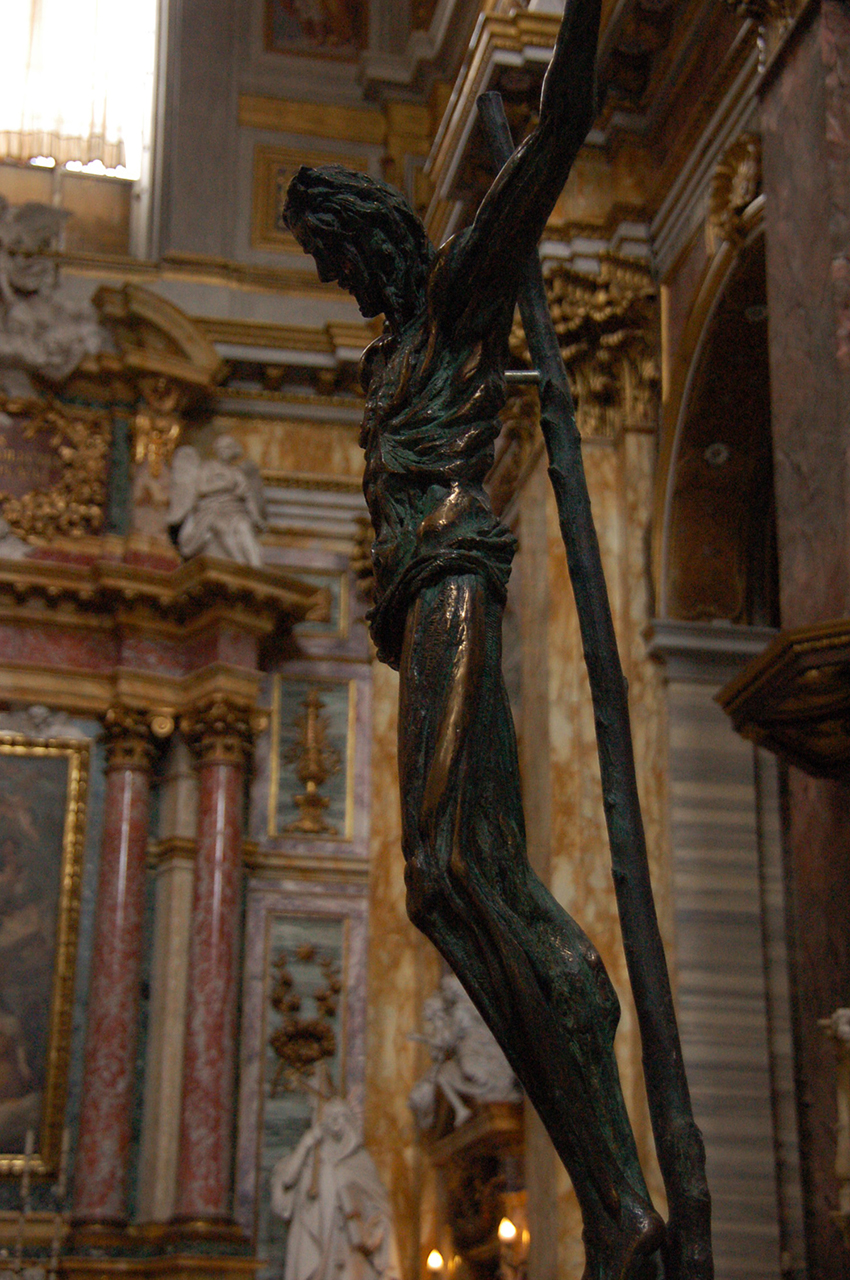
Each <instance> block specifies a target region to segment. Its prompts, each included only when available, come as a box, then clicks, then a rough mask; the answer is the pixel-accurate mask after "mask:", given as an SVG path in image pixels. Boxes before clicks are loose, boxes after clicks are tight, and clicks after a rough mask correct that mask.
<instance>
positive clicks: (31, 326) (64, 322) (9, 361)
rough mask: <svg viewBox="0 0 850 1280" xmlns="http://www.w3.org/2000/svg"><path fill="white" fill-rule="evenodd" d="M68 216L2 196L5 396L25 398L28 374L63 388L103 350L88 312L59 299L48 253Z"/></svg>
mask: <svg viewBox="0 0 850 1280" xmlns="http://www.w3.org/2000/svg"><path fill="white" fill-rule="evenodd" d="M66 216H67V215H66V214H65V213H63V212H62V211H61V210H59V209H54V208H52V207H51V206H50V205H43V204H34V203H28V204H24V205H19V206H14V205H10V204H9V202H8V201H7V200H6V199H5V198H4V197H3V196H0V389H2V390H5V391H6V393H7V394H9V395H26V394H28V393H29V392H30V391H31V385H30V384H29V381H28V377H27V375H29V374H31V373H36V374H39V375H40V376H41V377H42V378H46V379H47V380H48V381H50V382H62V381H63V380H64V379H65V378H67V377H68V375H69V374H71V373H72V372H73V371H74V369H76V367H77V365H78V364H79V363H80V361H81V360H82V359H83V357H84V356H86V355H94V354H96V353H97V352H98V351H99V350H100V349H101V347H102V345H103V333H102V330H101V329H100V326H99V324H98V322H97V317H96V315H95V312H94V311H93V310H92V308H91V307H90V306H89V305H88V304H86V306H84V307H79V306H75V305H74V304H72V303H70V302H69V301H67V300H66V299H64V298H62V297H61V295H60V287H59V273H58V268H57V266H56V262H55V260H54V258H53V257H52V252H53V250H54V249H55V247H56V240H57V237H58V235H59V231H60V228H61V226H62V222H63V221H64V219H65V217H66Z"/></svg>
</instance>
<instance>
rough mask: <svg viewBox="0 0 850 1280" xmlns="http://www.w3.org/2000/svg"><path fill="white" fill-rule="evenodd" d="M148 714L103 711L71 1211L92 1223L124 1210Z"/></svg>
mask: <svg viewBox="0 0 850 1280" xmlns="http://www.w3.org/2000/svg"><path fill="white" fill-rule="evenodd" d="M148 720H149V718H148V717H147V716H145V715H144V714H143V713H141V712H138V711H135V710H131V709H129V708H126V707H120V706H118V707H112V708H110V710H109V711H108V712H107V714H106V717H105V719H104V724H105V729H106V744H107V766H106V770H107V772H106V798H105V804H104V818H103V838H102V841H101V854H100V878H99V882H98V898H97V913H96V918H95V936H94V954H93V958H92V975H91V987H90V991H89V1002H88V1019H87V1029H86V1049H85V1074H84V1077H83V1096H82V1105H81V1110H80V1129H79V1136H78V1140H77V1150H76V1155H75V1159H74V1218H75V1220H76V1221H77V1222H79V1223H88V1224H94V1225H95V1226H107V1225H111V1224H115V1223H119V1224H120V1223H123V1222H124V1221H125V1220H126V1216H127V1156H128V1151H129V1146H130V1116H131V1109H132V1101H133V1085H134V1079H133V1073H134V1068H135V1060H136V1030H137V1026H138V1020H139V966H140V961H141V950H142V915H143V906H144V881H145V851H146V848H147V841H148V798H149V790H150V781H149V770H150V764H151V756H152V752H153V740H152V738H151V736H150V728H149V723H148Z"/></svg>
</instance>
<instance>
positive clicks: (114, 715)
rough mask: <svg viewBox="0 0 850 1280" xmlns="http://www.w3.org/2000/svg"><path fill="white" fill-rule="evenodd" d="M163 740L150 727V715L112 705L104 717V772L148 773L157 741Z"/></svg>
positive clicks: (138, 710)
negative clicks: (127, 771) (106, 770)
mask: <svg viewBox="0 0 850 1280" xmlns="http://www.w3.org/2000/svg"><path fill="white" fill-rule="evenodd" d="M159 719H161V717H160V718H159ZM172 727H173V726H172ZM162 736H163V734H162V733H161V732H157V731H156V730H155V728H154V726H153V725H152V716H151V713H150V711H146V710H142V709H140V708H138V707H128V706H126V705H125V704H124V703H121V702H115V703H113V704H112V706H111V707H109V709H108V710H107V711H106V712H105V714H104V716H103V742H104V743H105V744H106V767H107V769H144V770H145V771H147V770H148V769H150V767H151V764H152V763H153V758H154V755H155V754H156V747H157V738H161V737H162Z"/></svg>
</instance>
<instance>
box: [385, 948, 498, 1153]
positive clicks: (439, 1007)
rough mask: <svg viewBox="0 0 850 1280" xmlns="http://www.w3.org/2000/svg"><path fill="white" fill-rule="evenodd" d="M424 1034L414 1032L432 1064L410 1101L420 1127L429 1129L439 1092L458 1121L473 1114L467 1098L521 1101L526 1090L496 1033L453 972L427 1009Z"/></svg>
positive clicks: (429, 1000)
mask: <svg viewBox="0 0 850 1280" xmlns="http://www.w3.org/2000/svg"><path fill="white" fill-rule="evenodd" d="M422 1023H423V1026H424V1028H425V1031H424V1034H423V1035H415V1036H411V1039H414V1040H421V1041H422V1042H423V1043H424V1044H427V1046H428V1048H429V1051H430V1054H431V1061H432V1064H433V1065H432V1066H431V1067H430V1069H429V1070H428V1072H427V1073H426V1074H425V1075H424V1076H423V1077H422V1078H421V1079H420V1080H417V1082H416V1084H415V1085H414V1086H413V1088H412V1090H411V1092H410V1098H409V1100H408V1101H409V1104H410V1109H411V1111H412V1112H413V1114H414V1116H415V1118H416V1122H417V1124H418V1125H419V1128H420V1129H430V1128H431V1126H432V1125H433V1123H434V1119H435V1115H436V1104H437V1095H438V1093H442V1094H443V1095H444V1096H445V1097H446V1098H447V1099H448V1101H449V1103H450V1104H451V1107H452V1110H453V1112H454V1123H455V1126H458V1125H461V1124H463V1122H464V1121H465V1120H468V1119H469V1117H470V1115H471V1114H472V1112H471V1110H470V1108H469V1107H468V1106H467V1105H466V1103H465V1102H464V1098H466V1099H467V1100H468V1099H470V1098H474V1099H476V1100H477V1101H480V1102H517V1101H519V1099H520V1098H521V1097H522V1090H521V1087H520V1084H519V1081H518V1080H517V1078H516V1076H515V1075H514V1073H513V1071H512V1069H511V1067H510V1064H509V1063H508V1060H507V1058H506V1057H505V1055H504V1054H503V1053H502V1050H501V1049H500V1048H499V1046H498V1044H497V1043H496V1041H495V1039H494V1038H493V1035H492V1032H491V1031H490V1030H489V1028H488V1027H487V1025H486V1023H485V1022H484V1019H483V1018H482V1017H481V1014H480V1013H479V1012H478V1010H477V1009H476V1008H475V1005H474V1004H473V1003H472V1001H471V1000H470V998H469V996H468V995H467V994H466V991H465V990H464V989H463V987H462V986H461V984H460V982H459V981H458V979H457V978H456V977H455V975H454V974H453V973H450V974H447V975H446V976H445V977H444V978H443V979H442V980H441V982H440V985H439V987H438V988H437V990H436V992H435V993H434V995H432V996H429V997H428V999H427V1000H426V1001H425V1003H424V1005H423V1008H422Z"/></svg>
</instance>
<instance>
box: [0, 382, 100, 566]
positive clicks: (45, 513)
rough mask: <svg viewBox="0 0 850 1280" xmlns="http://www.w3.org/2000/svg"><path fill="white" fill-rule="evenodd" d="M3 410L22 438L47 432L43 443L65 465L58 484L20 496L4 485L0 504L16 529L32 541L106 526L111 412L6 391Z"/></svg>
mask: <svg viewBox="0 0 850 1280" xmlns="http://www.w3.org/2000/svg"><path fill="white" fill-rule="evenodd" d="M0 413H2V414H5V415H6V416H7V417H8V418H10V419H12V422H13V424H16V425H17V426H18V429H19V431H20V432H21V435H22V437H23V440H25V441H35V440H37V439H38V437H39V436H40V435H41V436H43V437H44V448H45V450H46V451H50V452H51V453H52V454H53V457H54V460H58V463H59V470H60V478H59V480H58V481H57V482H56V483H55V484H52V485H49V486H46V487H42V488H33V489H31V490H30V491H29V492H26V493H23V494H20V495H19V496H14V495H12V494H10V493H8V491H7V492H5V493H4V492H3V491H2V488H0V509H1V510H2V513H3V515H4V516H5V518H6V520H7V521H8V523H9V527H10V528H11V530H12V532H13V533H15V534H17V535H18V537H19V538H24V539H25V540H26V541H27V542H33V543H40V542H48V541H50V539H52V538H55V537H58V536H60V535H64V536H66V537H67V536H70V537H79V536H81V535H83V534H89V533H98V532H99V531H100V529H101V528H102V525H103V516H104V505H105V502H106V474H107V467H108V463H109V448H110V442H111V438H112V428H111V423H110V419H109V415H108V414H107V413H105V412H103V411H102V410H96V409H84V408H78V407H77V406H75V405H65V404H62V403H60V402H59V401H57V400H54V399H52V398H46V399H44V400H42V399H39V398H37V397H16V398H11V397H8V396H3V395H0ZM0 485H2V480H0Z"/></svg>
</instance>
